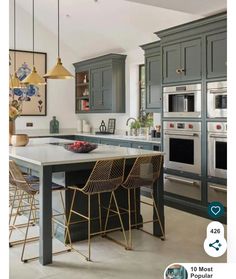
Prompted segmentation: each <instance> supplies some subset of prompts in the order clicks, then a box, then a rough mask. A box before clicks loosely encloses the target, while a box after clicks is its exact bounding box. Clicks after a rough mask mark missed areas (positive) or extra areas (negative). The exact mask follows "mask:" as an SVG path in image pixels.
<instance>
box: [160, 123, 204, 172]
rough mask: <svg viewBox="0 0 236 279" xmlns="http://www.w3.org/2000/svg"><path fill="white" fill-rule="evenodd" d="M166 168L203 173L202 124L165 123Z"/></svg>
mask: <svg viewBox="0 0 236 279" xmlns="http://www.w3.org/2000/svg"><path fill="white" fill-rule="evenodd" d="M163 126H164V127H163V129H164V153H165V160H164V166H165V168H169V169H174V170H181V171H186V172H191V173H197V174H200V173H201V123H200V122H175V121H165V122H164V124H163Z"/></svg>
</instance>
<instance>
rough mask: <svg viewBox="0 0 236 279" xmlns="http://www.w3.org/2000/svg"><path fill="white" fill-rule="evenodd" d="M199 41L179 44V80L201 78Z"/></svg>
mask: <svg viewBox="0 0 236 279" xmlns="http://www.w3.org/2000/svg"><path fill="white" fill-rule="evenodd" d="M201 58H202V55H201V40H200V39H196V40H191V41H188V42H183V43H181V80H183V81H184V80H198V79H201V77H202V63H201Z"/></svg>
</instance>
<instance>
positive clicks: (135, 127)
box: [130, 120, 141, 136]
mask: <svg viewBox="0 0 236 279" xmlns="http://www.w3.org/2000/svg"><path fill="white" fill-rule="evenodd" d="M140 127H141V123H140V121H139V120H135V121H133V122H132V123H131V124H130V135H131V136H138V135H139V133H140Z"/></svg>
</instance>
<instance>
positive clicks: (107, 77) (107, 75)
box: [100, 67, 112, 110]
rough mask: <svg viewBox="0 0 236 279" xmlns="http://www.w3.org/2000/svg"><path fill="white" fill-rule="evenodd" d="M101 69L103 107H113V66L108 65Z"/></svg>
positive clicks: (108, 108) (106, 108) (107, 108)
mask: <svg viewBox="0 0 236 279" xmlns="http://www.w3.org/2000/svg"><path fill="white" fill-rule="evenodd" d="M100 71H101V92H100V98H101V100H100V102H101V103H102V109H105V110H111V109H112V68H111V67H106V68H102V69H100Z"/></svg>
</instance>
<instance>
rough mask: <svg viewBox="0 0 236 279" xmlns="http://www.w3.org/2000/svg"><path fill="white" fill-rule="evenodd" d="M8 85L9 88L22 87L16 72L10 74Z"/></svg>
mask: <svg viewBox="0 0 236 279" xmlns="http://www.w3.org/2000/svg"><path fill="white" fill-rule="evenodd" d="M9 87H10V88H11V89H14V88H20V87H22V85H21V82H20V80H19V78H18V76H17V74H16V72H15V73H14V75H10V80H9Z"/></svg>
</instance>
